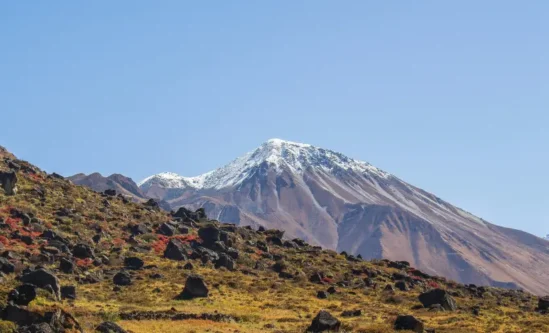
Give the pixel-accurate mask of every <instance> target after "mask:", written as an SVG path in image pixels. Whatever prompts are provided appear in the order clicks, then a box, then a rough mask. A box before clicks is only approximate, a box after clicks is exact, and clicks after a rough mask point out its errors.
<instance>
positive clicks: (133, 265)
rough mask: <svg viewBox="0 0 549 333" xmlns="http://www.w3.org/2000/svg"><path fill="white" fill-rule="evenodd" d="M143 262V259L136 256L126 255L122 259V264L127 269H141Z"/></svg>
mask: <svg viewBox="0 0 549 333" xmlns="http://www.w3.org/2000/svg"><path fill="white" fill-rule="evenodd" d="M144 264H145V263H144V262H143V260H141V259H139V258H137V257H128V258H126V259H124V266H126V268H128V269H133V270H138V269H141V268H142V267H143V265H144Z"/></svg>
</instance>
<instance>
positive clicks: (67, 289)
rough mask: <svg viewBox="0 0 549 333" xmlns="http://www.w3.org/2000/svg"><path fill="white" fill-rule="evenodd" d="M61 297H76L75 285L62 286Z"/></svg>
mask: <svg viewBox="0 0 549 333" xmlns="http://www.w3.org/2000/svg"><path fill="white" fill-rule="evenodd" d="M61 298H62V299H76V287H75V286H63V287H61Z"/></svg>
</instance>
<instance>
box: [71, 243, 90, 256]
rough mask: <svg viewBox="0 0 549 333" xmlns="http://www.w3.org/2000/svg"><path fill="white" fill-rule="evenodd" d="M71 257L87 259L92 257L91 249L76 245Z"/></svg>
mask: <svg viewBox="0 0 549 333" xmlns="http://www.w3.org/2000/svg"><path fill="white" fill-rule="evenodd" d="M72 255H73V256H75V257H76V258H80V259H87V258H93V257H94V253H93V249H92V248H91V247H90V246H89V245H86V244H76V245H75V246H74V248H73V249H72Z"/></svg>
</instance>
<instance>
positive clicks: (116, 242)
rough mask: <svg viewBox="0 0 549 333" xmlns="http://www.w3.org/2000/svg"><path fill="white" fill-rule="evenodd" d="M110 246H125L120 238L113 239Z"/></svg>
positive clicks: (124, 242)
mask: <svg viewBox="0 0 549 333" xmlns="http://www.w3.org/2000/svg"><path fill="white" fill-rule="evenodd" d="M112 244H113V245H114V246H122V245H124V244H126V241H125V240H123V239H122V238H115V239H113V240H112Z"/></svg>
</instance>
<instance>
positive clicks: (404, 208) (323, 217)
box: [139, 139, 549, 294]
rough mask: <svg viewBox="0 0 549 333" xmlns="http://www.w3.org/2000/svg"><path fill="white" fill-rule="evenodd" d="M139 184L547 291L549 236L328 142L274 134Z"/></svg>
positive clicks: (235, 216)
mask: <svg viewBox="0 0 549 333" xmlns="http://www.w3.org/2000/svg"><path fill="white" fill-rule="evenodd" d="M139 185H140V188H141V190H142V191H143V193H144V194H145V195H146V196H148V197H151V198H156V199H159V200H160V199H161V200H165V201H167V202H168V203H169V205H170V206H171V208H172V209H177V208H178V207H181V206H185V207H192V208H194V209H197V208H200V207H204V208H205V210H206V213H207V214H208V215H209V216H212V217H214V218H216V219H218V220H221V221H224V222H230V223H235V224H238V225H242V226H243V225H252V226H254V228H257V227H259V226H263V227H265V228H276V229H281V230H285V231H286V234H287V235H288V237H299V238H303V239H305V240H306V241H308V242H310V243H312V244H316V245H321V246H323V247H325V248H329V249H334V250H337V251H346V252H348V253H350V254H354V255H358V254H360V255H362V256H363V257H364V258H367V259H382V258H388V259H391V260H405V261H408V262H410V263H411V264H412V265H413V266H415V267H418V268H419V269H421V270H423V271H425V272H427V273H429V274H432V275H441V276H446V277H448V278H451V279H453V280H456V281H459V282H462V283H474V284H485V285H492V286H505V287H508V288H523V289H526V290H528V291H530V292H533V293H536V294H546V293H549V276H548V275H547V274H546V272H547V271H548V270H549V242H547V241H544V240H542V239H540V238H538V237H535V236H533V235H529V234H527V233H524V232H521V231H517V230H512V229H507V228H502V227H499V226H497V225H494V224H491V223H489V222H487V221H485V220H483V219H481V218H479V217H476V216H474V215H472V214H470V213H468V212H467V211H465V210H463V209H460V208H458V207H456V206H454V205H452V204H450V203H448V202H446V201H444V200H442V199H440V198H439V197H437V196H436V195H434V194H431V193H428V192H427V191H424V190H422V189H420V188H418V187H416V186H413V185H411V184H408V183H406V182H405V181H403V180H401V179H399V178H398V177H396V176H394V175H392V174H389V173H388V172H385V171H383V170H380V169H379V168H376V167H375V166H373V165H371V164H369V163H367V162H362V161H358V160H355V159H352V158H349V157H347V156H345V155H343V154H341V153H338V152H334V151H331V150H328V149H323V148H319V147H315V146H312V145H308V144H302V143H295V142H289V141H284V140H279V139H272V140H269V141H267V142H265V143H263V144H262V145H261V146H259V147H258V148H257V149H255V150H254V151H252V152H250V153H248V154H245V155H244V156H242V157H239V158H237V159H235V160H234V161H232V162H231V163H229V164H227V165H226V166H224V167H221V168H219V169H216V170H214V171H211V172H207V173H205V174H203V175H200V176H197V177H182V176H179V175H177V174H174V173H162V174H158V175H153V176H151V177H148V178H147V179H145V180H143V181H142V182H140V183H139Z"/></svg>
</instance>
